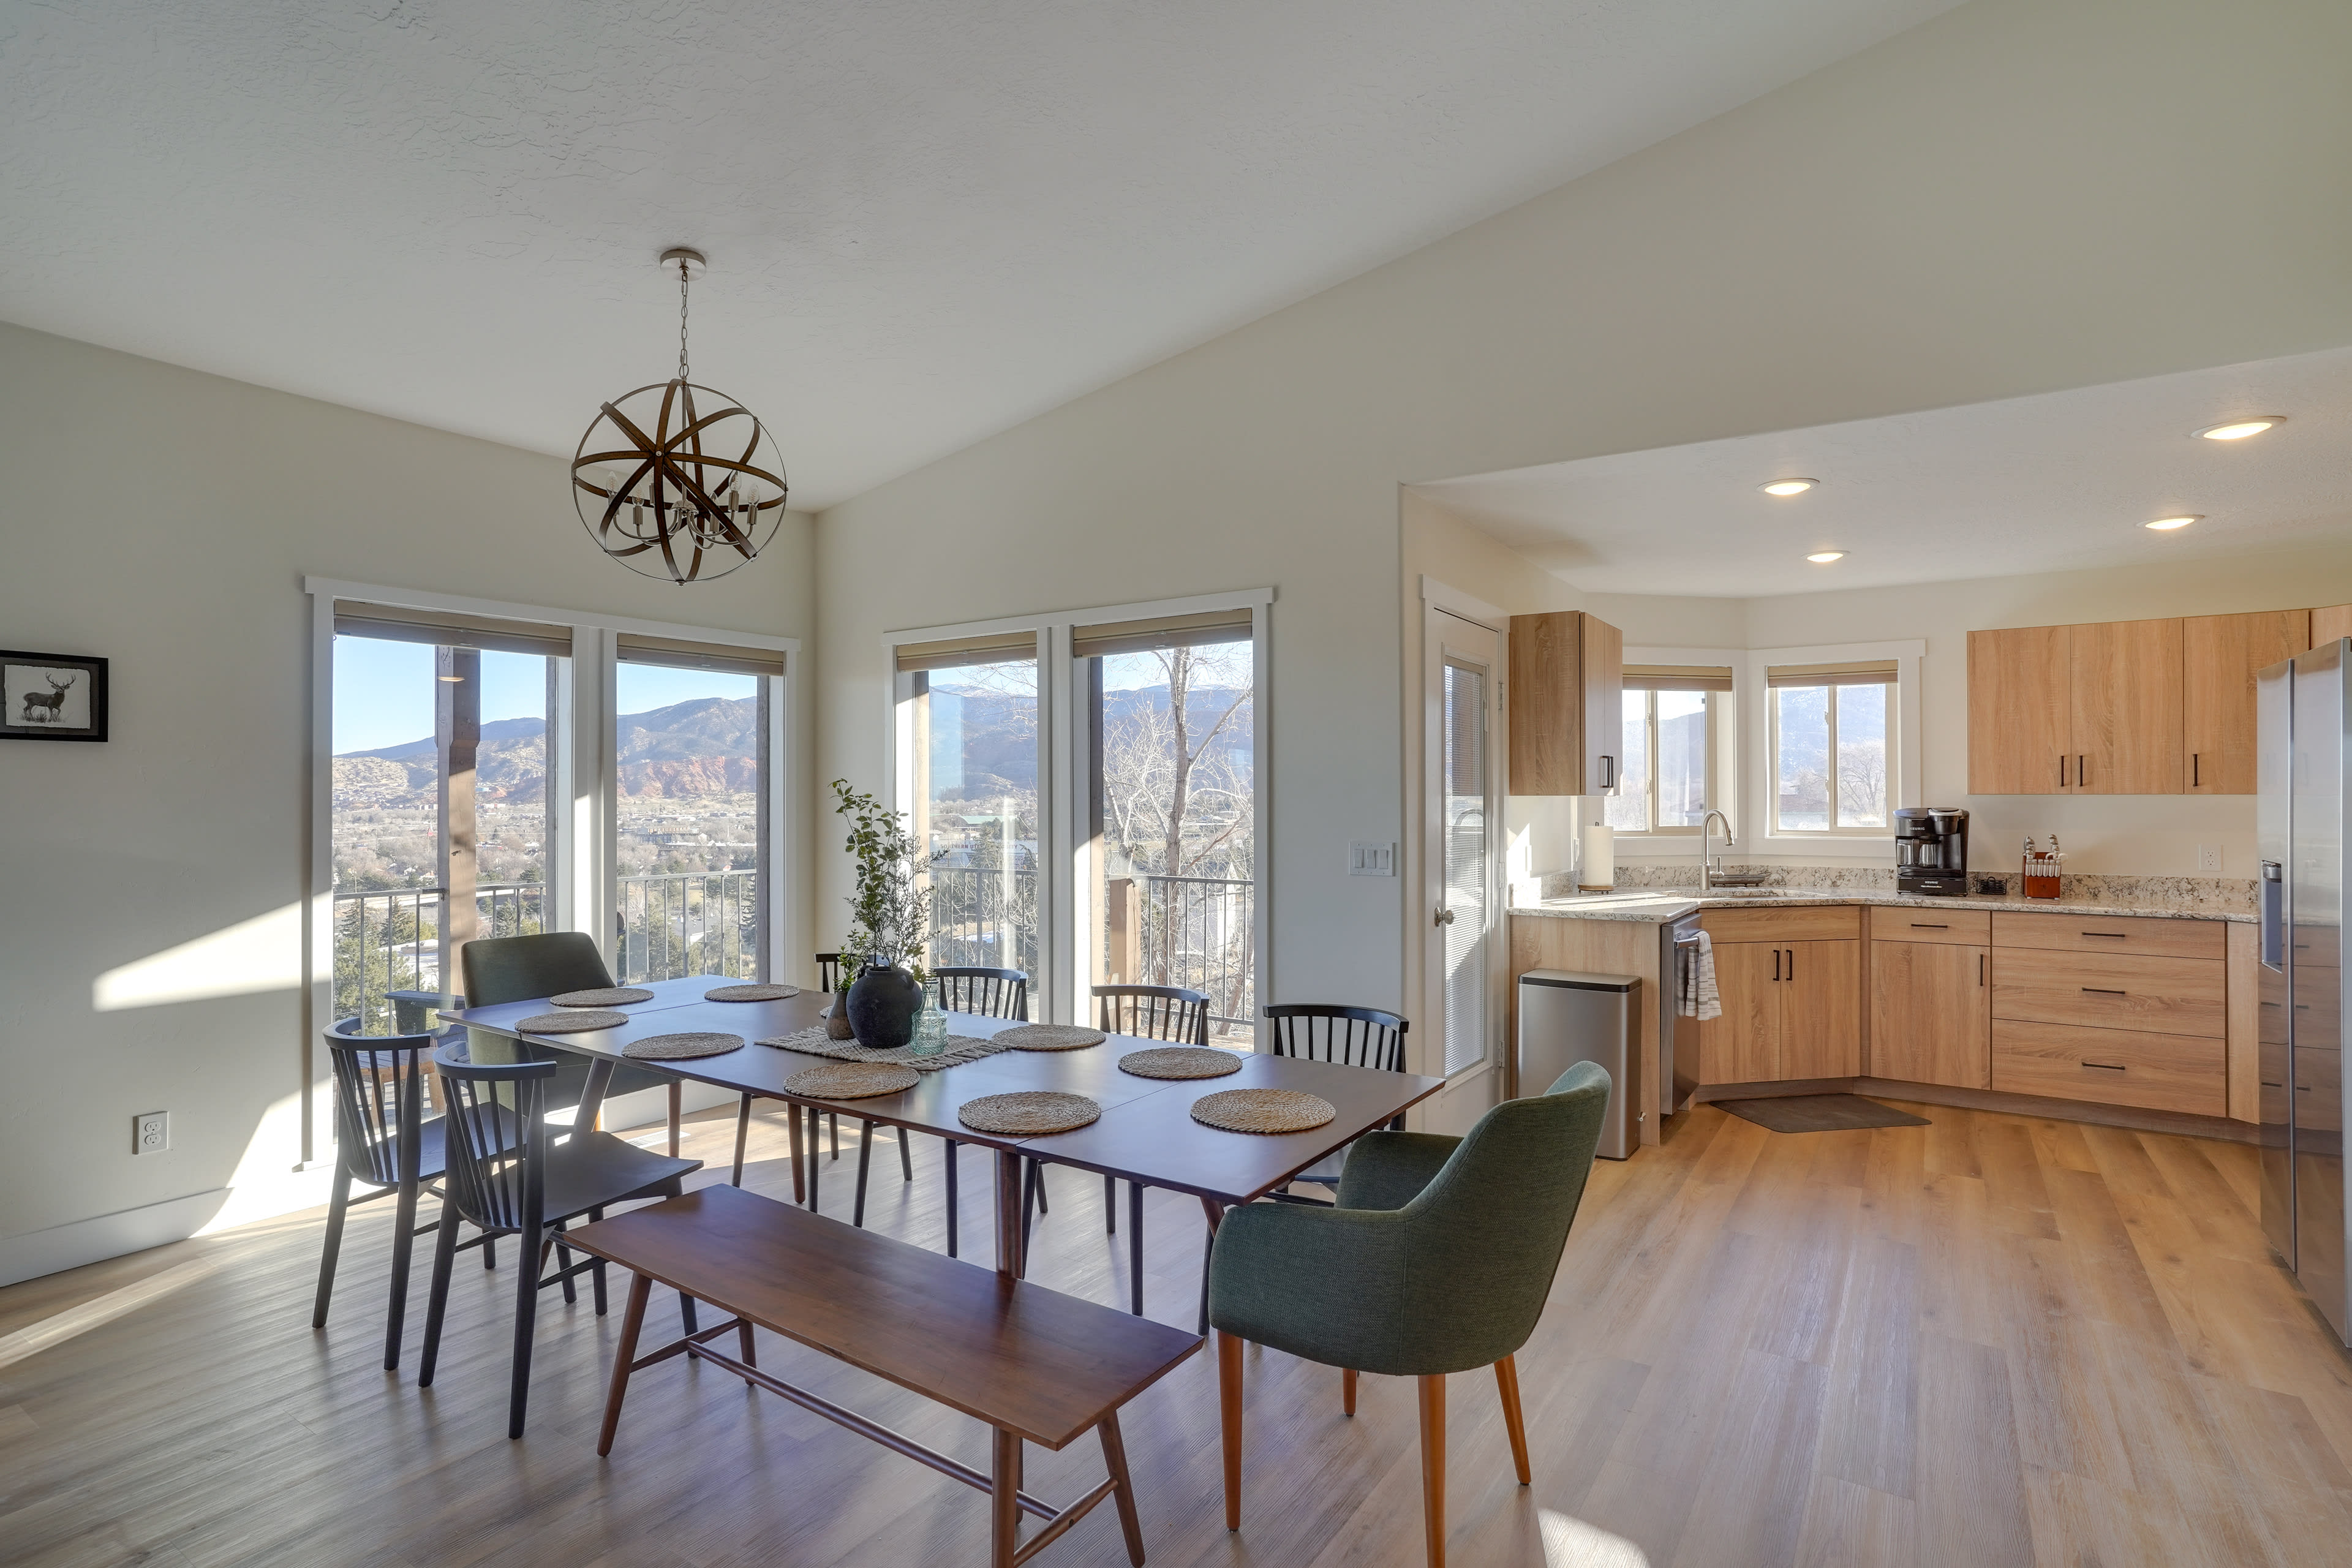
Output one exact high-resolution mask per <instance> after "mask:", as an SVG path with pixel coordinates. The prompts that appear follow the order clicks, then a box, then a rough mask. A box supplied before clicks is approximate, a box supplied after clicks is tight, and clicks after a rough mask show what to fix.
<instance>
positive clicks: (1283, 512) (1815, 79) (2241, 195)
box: [817, 0, 2352, 1040]
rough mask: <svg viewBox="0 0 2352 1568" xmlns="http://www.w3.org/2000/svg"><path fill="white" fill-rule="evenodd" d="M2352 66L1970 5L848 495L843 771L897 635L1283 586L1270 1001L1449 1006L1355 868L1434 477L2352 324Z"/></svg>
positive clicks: (2322, 339)
mask: <svg viewBox="0 0 2352 1568" xmlns="http://www.w3.org/2000/svg"><path fill="white" fill-rule="evenodd" d="M2347 66H2352V10H2347V8H2346V7H2344V6H2343V5H2340V4H2337V3H2336V0H2254V3H2252V4H2249V5H2236V6H2229V7H2214V6H2210V5H2203V4H2198V3H2190V0H1975V3H1974V4H1970V5H1963V6H1961V7H1959V8H1958V9H1956V10H1954V11H1951V12H1949V13H1947V14H1946V15H1944V16H1941V17H1939V18H1937V20H1935V21H1932V22H1929V23H1927V24H1926V25H1924V26H1920V27H1918V28H1916V29H1914V30H1913V31H1911V32H1908V33H1906V34H1904V35H1902V36H1900V37H1896V38H1894V39H1892V40H1890V41H1888V42H1887V43H1885V44H1883V45H1881V46H1879V47H1875V48H1874V49H1871V50H1869V51H1866V52H1865V53H1864V54H1862V55H1859V56H1856V57H1854V58H1852V59H1849V60H1846V61H1844V62H1842V63H1840V64H1838V65H1835V66H1832V67H1831V68H1827V69H1825V70H1822V71H1821V72H1818V73H1816V74H1815V75H1813V76H1811V77H1810V78H1807V79H1804V80H1802V81H1800V82H1797V83H1794V84H1792V85H1791V86H1790V87H1788V88H1786V89H1781V90H1780V91H1778V92H1774V93H1772V94H1769V95H1768V96H1767V97H1765V98H1762V99H1759V100H1757V101H1755V102H1753V103H1750V104H1748V105H1747V106H1745V107H1743V108H1741V109H1739V110H1736V111H1734V112H1732V113H1730V114H1727V115H1725V116H1722V117H1720V118H1719V119H1717V120H1715V121H1710V122H1708V123H1707V124H1706V125H1703V126H1700V127H1697V128H1696V129H1694V130H1692V131H1690V132H1685V134H1683V135H1681V136H1677V137H1675V138H1674V139H1672V140H1670V141H1668V142H1663V143H1660V144H1659V145H1657V146H1655V147H1653V148H1651V149H1649V150H1647V151H1645V152H1643V153H1638V154H1636V155H1634V156H1633V157H1630V158H1627V159H1625V160H1623V161H1622V162H1620V163H1615V164H1612V165H1611V166H1610V167H1608V168H1606V169H1603V170H1601V171H1599V172H1597V173H1595V174H1591V175H1589V176H1587V177H1586V178H1583V179H1581V180H1579V181H1576V182H1575V183H1573V184H1569V185H1567V186H1564V187H1562V188H1561V189H1559V190H1558V191H1555V192H1553V193H1551V194H1549V195H1544V196H1541V197H1538V198H1537V199H1536V200H1533V201H1530V202H1528V203H1527V204H1525V205H1521V206H1519V207H1517V208H1514V209H1512V210H1511V211H1509V212H1507V213H1504V214H1502V215H1500V216H1496V217H1495V218H1492V219H1490V220H1488V221H1486V222H1485V223H1482V224H1479V225H1477V226H1474V227H1472V228H1470V229H1467V230H1465V231H1464V232H1462V233H1460V234H1458V235H1455V236H1454V237H1451V238H1448V239H1446V240H1444V241H1441V242H1439V243H1437V244H1435V245H1433V246H1430V247H1427V248H1425V249H1423V250H1421V251H1418V252H1415V253H1414V254H1412V255H1411V256H1407V257H1405V258H1402V259H1401V260H1398V261H1396V262H1393V263H1391V264H1390V265H1388V266H1385V267H1382V268H1379V269H1377V270H1375V271H1373V272H1370V273H1368V274H1366V275H1364V276H1362V277H1360V278H1358V279H1354V280H1352V281H1350V282H1349V283H1346V284H1343V285H1341V286H1339V287H1338V288H1335V289H1329V290H1328V291H1326V292H1325V293H1322V294H1320V295H1318V296H1316V297H1314V298H1312V299H1310V300H1306V301H1304V302H1302V303H1300V304H1298V305H1296V306H1293V307H1291V308H1290V309H1287V310H1283V311H1280V312H1277V313H1276V314H1275V315H1272V316H1269V317H1267V318H1265V320H1263V321H1258V322H1256V323H1255V324H1253V325H1250V326H1248V327H1245V328H1243V329H1241V330H1239V331H1234V332H1232V333H1229V334H1227V335H1225V336H1223V337H1221V338H1218V339H1216V340H1214V341H1213V342H1208V343H1205V344H1203V345H1202V346H1201V347H1200V348H1198V349H1195V350H1193V351H1192V352H1190V353H1184V354H1181V355H1179V356H1177V357H1176V358H1174V359H1171V360H1170V361H1167V362H1165V363H1161V364H1159V365H1155V366H1153V367H1151V368H1150V369H1148V370H1146V371H1143V372H1141V373H1139V374H1136V375H1133V376H1130V377H1129V378H1127V379H1126V380H1124V381H1121V382H1119V383H1118V384H1114V385H1111V386H1108V387H1106V388H1104V389H1103V390H1101V391H1099V392H1097V393H1094V394H1092V395H1088V396H1086V397H1083V398H1079V399H1077V400H1076V401H1075V402H1073V403H1071V404H1068V405H1065V406H1063V407H1061V408H1058V409H1055V410H1054V411H1052V412H1051V413H1048V414H1045V415H1043V416H1039V417H1037V418H1035V419H1033V420H1030V421H1028V422H1026V423H1024V424H1023V425H1021V426H1017V427H1015V428H1013V429H1012V430H1009V431H1007V432H1005V433H1003V435H1000V436H997V437H993V438H992V439H990V440H987V441H984V442H982V443H981V444H979V445H978V446H975V447H971V448H969V449H968V450H966V451H964V452H961V453H959V454H957V455H955V456H953V457H950V458H945V459H942V460H941V461H940V462H937V463H934V464H931V465H929V467H927V468H923V469H921V470H919V471H918V472H916V473H914V474H911V475H908V477H906V478H904V479H898V480H897V481H895V482H893V483H891V484H888V485H885V486H882V487H880V488H879V489H876V490H873V491H871V492H869V493H867V494H866V495H864V496H861V497H859V498H857V499H856V500H852V501H850V502H848V503H846V504H845V505H842V506H840V507H837V508H835V509H833V510H829V511H828V512H827V513H826V514H825V515H824V519H823V520H822V521H821V524H820V529H819V542H818V552H817V553H818V567H819V573H820V578H821V588H820V592H819V604H820V607H821V625H822V628H823V642H822V644H821V648H820V658H819V668H820V677H821V679H822V681H823V683H824V710H823V715H822V741H821V747H822V751H821V757H820V771H819V776H820V777H831V776H833V775H834V774H835V773H842V774H846V775H847V776H849V777H851V778H852V779H854V780H856V781H858V782H859V783H861V784H878V783H879V782H880V781H879V779H878V777H877V773H878V769H879V766H880V759H881V757H882V754H883V745H882V742H883V724H884V721H885V709H884V706H883V698H882V692H883V685H884V670H883V665H882V648H881V638H880V634H881V633H882V632H883V631H884V630H885V629H887V628H891V627H904V626H925V625H933V624H940V623H944V622H951V621H961V620H969V619H979V618H982V617H987V616H999V615H1007V614H1012V613H1014V612H1018V611H1023V610H1031V609H1040V608H1049V607H1065V606H1073V605H1088V604H1106V603H1118V602H1123V601H1128V600H1136V599H1144V598H1151V597H1156V596H1161V595H1177V594H1185V593H1193V592H1200V591H1203V590H1208V589H1214V588H1229V587H1238V586H1246V585H1254V584H1271V585H1273V586H1274V587H1275V588H1276V590H1277V591H1278V594H1279V600H1278V602H1277V603H1276V605H1275V607H1274V613H1273V652H1272V661H1273V663H1272V669H1271V671H1270V672H1269V673H1270V677H1271V686H1270V693H1269V702H1270V713H1271V719H1272V722H1273V726H1274V743H1273V746H1272V750H1271V754H1270V755H1269V756H1268V758H1267V759H1266V762H1267V764H1268V769H1269V775H1270V788H1271V793H1272V802H1271V811H1270V819H1271V841H1272V842H1271V849H1272V862H1273V877H1274V886H1273V888H1272V889H1271V895H1270V896H1271V899H1272V908H1273V911H1274V929H1275V938H1274V953H1273V955H1272V956H1273V959H1274V962H1275V963H1276V974H1275V976H1274V980H1273V984H1272V985H1271V986H1270V987H1269V989H1268V994H1269V995H1270V996H1271V997H1276V998H1302V997H1309V996H1321V997H1334V998H1339V997H1346V998H1354V999H1359V1000H1362V1001H1367V1002H1371V1003H1376V1004H1382V1005H1390V1004H1397V1003H1402V1005H1404V1006H1405V1007H1406V1009H1407V1010H1408V1012H1411V1013H1412V1014H1413V1015H1414V1016H1416V1017H1419V1016H1423V1014H1425V1012H1426V1008H1425V1006H1423V1004H1422V1001H1421V998H1420V996H1419V986H1418V984H1417V981H1416V980H1415V978H1414V976H1415V974H1416V973H1417V970H1418V964H1419V942H1420V927H1419V922H1418V921H1415V922H1412V924H1411V925H1410V926H1408V924H1407V923H1406V922H1405V921H1404V920H1403V910H1404V907H1405V894H1406V891H1407V887H1408V884H1407V882H1406V881H1405V880H1403V879H1400V880H1398V881H1394V882H1391V881H1382V880H1374V879H1349V877H1348V876H1347V875H1346V870H1345V863H1344V855H1345V848H1346V845H1347V842H1348V840H1349V839H1350V838H1360V837H1362V838H1381V839H1396V840H1400V841H1402V842H1405V843H1410V842H1411V841H1412V838H1413V837H1414V835H1413V834H1412V833H1411V832H1408V831H1407V824H1408V823H1409V822H1410V821H1411V820H1412V818H1411V815H1410V813H1411V808H1412V796H1411V795H1410V794H1409V790H1410V787H1411V786H1410V783H1409V781H1410V780H1411V778H1412V775H1413V773H1414V771H1415V768H1416V766H1417V760H1418V759H1417V752H1418V745H1417V740H1415V738H1414V737H1416V736H1417V733H1418V727H1417V725H1407V724H1405V723H1404V722H1403V715H1404V713H1405V710H1406V708H1407V703H1408V700H1409V699H1408V697H1407V695H1406V692H1405V689H1403V688H1402V684H1401V681H1402V671H1404V670H1405V668H1407V660H1408V654H1409V653H1410V652H1411V647H1410V646H1409V645H1410V639H1411V638H1412V637H1417V636H1418V625H1419V622H1418V616H1417V615H1416V614H1408V615H1405V616H1401V615H1400V613H1399V609H1398V606H1400V605H1402V604H1404V603H1405V598H1404V589H1405V584H1403V583H1402V582H1401V580H1400V576H1399V571H1400V561H1401V560H1402V541H1401V538H1400V525H1399V500H1398V490H1397V487H1398V485H1399V484H1400V483H1401V482H1410V481H1412V480H1416V479H1439V478H1444V477H1448V476H1453V475H1461V474H1473V473H1482V472H1488V471H1492V470H1496V469H1500V468H1515V467H1521V466H1526V465H1530V464H1536V463H1544V462H1553V461H1559V460H1562V459H1566V458H1578V457H1584V456H1591V455H1596V454H1601V453H1608V452H1619V451H1629V450H1635V449H1641V448H1645V447H1664V446H1675V445H1678V444H1681V443H1684V442H1688V441H1694V440H1701V439H1707V438H1712V437H1724V436H1732V435H1738V434H1744V433H1749V432H1755V431H1761V430H1769V429H1781V428H1790V427H1795V426H1810V425H1815V424H1823V423H1830V422H1832V421H1836V420H1843V419H1853V418H1861V417H1866V416H1874V415H1881V414H1889V413H1895V412H1899V411H1906V410H1916V409H1922V408H1929V407H1936V406H1942V405H1954V404H1962V403H1972V402H1977V401H1981V400H1985V399H1990V398H1996V397H2004V396H2011V395H2021V394H2024V393H2029V392H2035V391H2044V390H2051V389H2055V388H2060V387H2068V386H2080V385H2089V384H2100V383H2105V382H2110V381H2117V380H2124V379H2127V378H2130V377H2134V376H2139V375H2147V374H2156V373H2159V372H2163V371H2170V370H2181V369H2189V368H2192V367H2199V366H2206V365H2213V364H2222V363H2235V362H2239V361H2244V360H2250V359H2257V358H2263V357H2267V356H2271V355H2275V354H2283V353H2295V352H2299V351H2304V350H2310V349H2316V348H2322V347H2332V346H2336V345H2340V344H2342V343H2345V342H2352V289H2347V288H2346V287H2345V283H2346V278H2345V271H2344V259H2343V258H2345V257H2346V256H2347V255H2352V187H2347V185H2346V184H2345V183H2344V181H2343V180H2342V179H2341V171H2342V169H2343V167H2344V166H2346V163H2347V158H2352V95H2347V94H2345V93H2344V92H2343V91H2342V83H2343V80H2344V79H2345V77H2346V74H2347ZM2184 105H2194V106H2195V110H2194V112H2184V110H2183V106H2184ZM1447 569H1448V568H1447V567H1445V566H1444V565H1439V566H1436V567H1434V568H1433V574H1436V575H1441V576H1443V575H1444V573H1445V571H1446V570H1447ZM1463 586H1465V587H1468V586H1471V584H1463ZM820 870H821V871H822V872H824V873H825V874H826V878H827V881H826V884H825V886H824V888H823V889H821V892H820V901H821V903H823V904H824V905H826V906H827V907H833V906H832V904H831V900H834V899H835V898H837V897H838V896H839V894H840V893H841V891H842V890H843V885H842V874H841V871H840V869H839V868H838V867H836V866H831V865H826V866H821V867H820ZM1423 1037H1425V1036H1424V1032H1423V1031H1421V1030H1416V1032H1415V1039H1416V1040H1419V1039H1422V1038H1423Z"/></svg>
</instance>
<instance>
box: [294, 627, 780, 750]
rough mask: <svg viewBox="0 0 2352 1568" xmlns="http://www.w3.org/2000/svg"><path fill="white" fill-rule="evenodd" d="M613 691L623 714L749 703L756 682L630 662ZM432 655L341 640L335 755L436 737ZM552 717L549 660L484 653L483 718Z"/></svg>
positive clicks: (421, 648) (416, 646)
mask: <svg viewBox="0 0 2352 1568" xmlns="http://www.w3.org/2000/svg"><path fill="white" fill-rule="evenodd" d="M616 685H617V689H616V690H615V692H614V706H615V707H616V708H617V709H618V710H620V711H621V712H623V713H643V712H646V711H648V710H652V709H655V708H667V707H668V706H669V705H670V704H671V703H673V702H684V701H686V700H688V699H689V698H695V697H749V696H751V694H752V693H753V691H754V690H755V689H756V678H754V677H752V676H749V675H729V674H725V673H723V672H721V671H718V670H704V669H664V668H659V667H658V666H655V665H650V664H624V665H622V666H620V668H619V679H618V681H617V683H616ZM433 687H434V675H433V649H432V648H430V647H426V646H425V644H423V643H411V642H385V641H383V640H382V639H380V638H376V637H337V638H336V639H335V735H334V746H333V749H334V751H335V752H338V753H339V754H340V753H342V752H374V751H381V750H382V749H383V748H384V747H386V746H397V745H401V744H403V743H404V742H409V741H420V740H429V739H431V738H432V735H433ZM546 716H547V661H546V660H545V659H543V658H539V657H538V656H537V655H534V654H520V653H485V654H484V655H482V718H483V721H485V722H488V721H490V720H493V719H543V718H545V717H546Z"/></svg>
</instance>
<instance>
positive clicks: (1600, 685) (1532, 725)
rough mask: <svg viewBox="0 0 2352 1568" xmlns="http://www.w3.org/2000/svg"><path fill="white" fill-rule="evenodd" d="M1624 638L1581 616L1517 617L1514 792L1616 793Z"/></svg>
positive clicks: (1512, 696)
mask: <svg viewBox="0 0 2352 1568" xmlns="http://www.w3.org/2000/svg"><path fill="white" fill-rule="evenodd" d="M1624 659H1625V637H1624V634H1623V633H1622V632H1620V631H1619V630H1618V629H1617V628H1616V627H1615V626H1611V625H1609V624H1608V623H1607V622H1606V621H1603V620H1601V619H1600V618H1599V617H1598V616H1588V615H1586V614H1584V613H1583V612H1581V611H1578V610H1560V611H1556V612H1554V613H1552V614H1549V615H1540V616H1512V617H1511V644H1510V668H1509V671H1508V673H1507V676H1506V684H1505V689H1506V691H1507V694H1508V696H1509V700H1510V727H1511V737H1510V743H1511V793H1512V794H1513V795H1612V794H1614V793H1615V792H1616V788H1617V784H1618V780H1619V778H1620V775H1622V773H1623V772H1624V766H1623V763H1624V758H1623V757H1622V755H1621V750H1622V745H1623V740H1622V736H1623V734H1624V721H1623V695H1622V693H1623V688H1624V679H1625V672H1624Z"/></svg>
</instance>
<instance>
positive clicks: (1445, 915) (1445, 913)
mask: <svg viewBox="0 0 2352 1568" xmlns="http://www.w3.org/2000/svg"><path fill="white" fill-rule="evenodd" d="M1432 923H1433V924H1435V925H1442V926H1450V925H1452V924H1453V923H1454V911H1453V910H1449V909H1447V908H1446V907H1445V906H1444V905H1443V904H1440V905H1439V906H1438V907H1437V918H1436V919H1435V920H1434V921H1433V922H1432Z"/></svg>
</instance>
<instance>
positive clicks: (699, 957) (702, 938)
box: [614, 871, 760, 985]
mask: <svg viewBox="0 0 2352 1568" xmlns="http://www.w3.org/2000/svg"><path fill="white" fill-rule="evenodd" d="M620 895H621V899H620V903H621V907H620V910H619V911H618V915H617V919H618V921H619V926H618V930H617V933H616V934H617V935H618V937H619V944H618V945H619V958H620V962H619V963H617V964H615V965H614V967H615V968H616V969H617V970H618V971H619V978H620V983H621V984H624V985H635V984H643V983H644V982H646V981H648V980H675V979H677V978H678V977H679V976H680V975H686V974H728V975H732V976H734V977H735V978H736V979H739V980H756V979H758V978H759V973H760V873H759V872H757V871H672V872H663V873H658V874H654V875H647V876H642V877H624V878H622V879H620Z"/></svg>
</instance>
